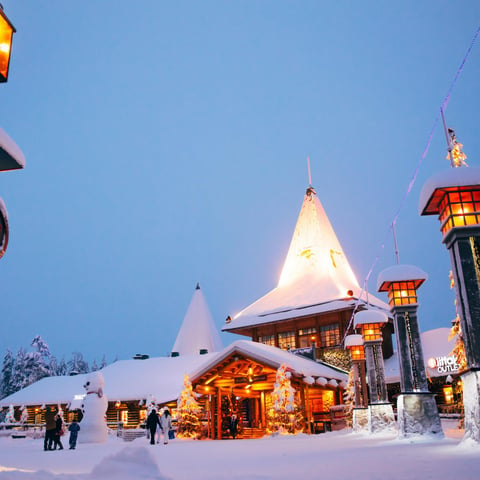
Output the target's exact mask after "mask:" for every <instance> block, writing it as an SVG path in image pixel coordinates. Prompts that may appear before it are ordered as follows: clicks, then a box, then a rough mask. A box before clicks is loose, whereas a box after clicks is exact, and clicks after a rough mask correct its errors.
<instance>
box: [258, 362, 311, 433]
mask: <svg viewBox="0 0 480 480" xmlns="http://www.w3.org/2000/svg"><path fill="white" fill-rule="evenodd" d="M270 398H271V407H270V408H269V409H268V411H267V431H268V432H270V433H273V432H279V433H282V434H295V433H299V432H301V431H302V430H303V423H304V422H303V415H302V411H301V408H300V406H299V403H298V402H297V400H296V398H295V389H294V388H293V387H292V384H291V382H290V372H287V367H286V365H281V366H280V367H279V368H278V370H277V376H276V379H275V384H274V386H273V392H272V393H271V394H270Z"/></svg>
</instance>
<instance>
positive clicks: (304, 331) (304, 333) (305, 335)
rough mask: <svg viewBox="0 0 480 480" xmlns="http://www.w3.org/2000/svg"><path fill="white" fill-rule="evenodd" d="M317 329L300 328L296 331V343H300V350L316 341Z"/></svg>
mask: <svg viewBox="0 0 480 480" xmlns="http://www.w3.org/2000/svg"><path fill="white" fill-rule="evenodd" d="M316 334H317V329H316V328H315V327H313V328H301V329H300V330H299V331H298V341H299V343H300V348H306V347H311V346H312V344H314V343H316V341H317V335H316Z"/></svg>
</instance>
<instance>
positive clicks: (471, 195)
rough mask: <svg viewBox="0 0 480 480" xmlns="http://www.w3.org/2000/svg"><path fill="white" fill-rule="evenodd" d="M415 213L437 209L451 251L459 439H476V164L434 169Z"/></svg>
mask: <svg viewBox="0 0 480 480" xmlns="http://www.w3.org/2000/svg"><path fill="white" fill-rule="evenodd" d="M451 131H453V130H449V132H451ZM452 142H456V140H455V138H454V135H453V136H452ZM458 145H460V146H461V144H459V143H458V142H456V143H455V147H454V148H457V149H458ZM460 153H461V154H462V155H463V158H465V156H464V154H463V152H460ZM454 166H455V164H454ZM419 213H420V215H422V216H423V215H438V219H439V220H440V230H441V232H442V237H443V238H442V242H443V243H444V244H445V246H446V247H447V249H448V251H449V253H450V262H451V265H452V272H453V276H454V280H455V294H456V299H457V307H458V314H459V317H460V325H461V328H462V335H463V341H464V344H465V356H466V364H467V366H466V369H465V371H464V372H463V373H462V374H461V377H462V381H463V403H464V408H465V435H464V440H467V439H471V440H473V441H474V442H476V443H480V168H478V167H468V166H461V168H450V169H448V170H446V171H440V172H438V173H437V174H435V175H433V176H432V177H431V178H430V179H428V180H427V182H426V183H425V185H424V186H423V189H422V192H421V194H420V202H419Z"/></svg>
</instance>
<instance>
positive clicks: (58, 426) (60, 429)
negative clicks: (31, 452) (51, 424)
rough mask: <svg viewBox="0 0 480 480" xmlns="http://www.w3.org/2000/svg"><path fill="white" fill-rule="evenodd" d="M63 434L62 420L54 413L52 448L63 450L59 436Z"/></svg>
mask: <svg viewBox="0 0 480 480" xmlns="http://www.w3.org/2000/svg"><path fill="white" fill-rule="evenodd" d="M62 435H63V420H62V417H61V416H60V415H58V414H57V415H55V436H54V438H53V450H56V449H57V445H58V449H59V450H63V445H62V442H61V438H62Z"/></svg>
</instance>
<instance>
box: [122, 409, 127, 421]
mask: <svg viewBox="0 0 480 480" xmlns="http://www.w3.org/2000/svg"><path fill="white" fill-rule="evenodd" d="M120 421H121V422H123V423H128V410H122V411H121V412H120Z"/></svg>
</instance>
